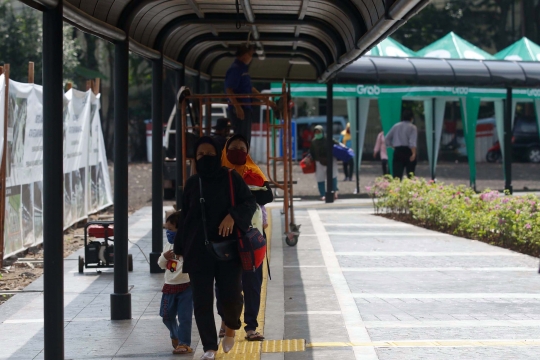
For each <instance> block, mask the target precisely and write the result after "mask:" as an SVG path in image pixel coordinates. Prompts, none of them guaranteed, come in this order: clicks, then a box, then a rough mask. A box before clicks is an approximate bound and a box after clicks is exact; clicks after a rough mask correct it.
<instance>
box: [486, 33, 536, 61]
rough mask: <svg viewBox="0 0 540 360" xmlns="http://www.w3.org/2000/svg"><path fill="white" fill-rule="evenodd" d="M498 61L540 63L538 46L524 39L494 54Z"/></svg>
mask: <svg viewBox="0 0 540 360" xmlns="http://www.w3.org/2000/svg"><path fill="white" fill-rule="evenodd" d="M495 58H497V59H500V60H515V61H540V46H539V45H538V44H535V43H533V42H532V41H531V40H529V39H527V38H526V37H523V38H521V40H518V41H516V42H515V43H513V44H512V45H510V46H509V47H507V48H505V49H503V50H501V51H499V52H498V53H496V54H495Z"/></svg>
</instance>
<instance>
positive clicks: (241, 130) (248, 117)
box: [227, 106, 253, 145]
mask: <svg viewBox="0 0 540 360" xmlns="http://www.w3.org/2000/svg"><path fill="white" fill-rule="evenodd" d="M242 110H244V120H240V119H239V118H238V117H237V116H236V110H235V109H234V108H233V109H232V110H227V113H228V114H229V119H231V125H232V128H233V131H234V134H235V135H236V134H241V135H242V136H244V137H245V138H246V140H247V142H248V143H249V144H250V145H251V122H252V121H253V110H252V109H251V108H246V107H245V106H242Z"/></svg>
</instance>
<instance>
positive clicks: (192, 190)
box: [174, 167, 256, 273]
mask: <svg viewBox="0 0 540 360" xmlns="http://www.w3.org/2000/svg"><path fill="white" fill-rule="evenodd" d="M232 180H233V184H234V193H235V198H236V201H235V204H236V206H235V207H232V206H231V199H230V195H229V193H230V191H229V175H228V169H227V168H226V167H222V168H221V170H220V171H219V173H218V174H217V175H216V176H215V177H213V178H210V179H207V178H203V179H202V186H203V195H204V198H205V201H206V206H205V210H206V223H207V232H208V240H210V241H223V240H225V239H226V238H223V237H222V236H220V235H219V229H218V228H219V224H221V222H222V221H223V219H224V218H225V216H227V214H230V215H231V216H232V218H233V219H234V224H235V227H239V228H240V229H241V230H244V231H245V230H247V229H248V228H249V227H250V226H251V219H252V217H253V214H254V213H255V210H256V202H255V197H254V196H253V194H252V193H251V191H250V190H249V188H248V186H247V185H246V183H245V182H244V180H243V179H242V177H241V176H240V175H239V174H238V173H237V172H236V171H232ZM200 197H201V196H200V191H199V176H198V175H194V176H192V177H190V178H189V179H188V180H187V182H186V186H185V188H184V196H183V198H182V221H181V224H182V226H181V228H179V231H178V232H179V234H178V235H179V236H177V238H176V241H175V244H174V252H175V253H176V254H182V255H183V257H184V266H183V272H185V273H189V272H193V271H197V270H200V269H201V267H202V266H204V261H207V260H209V259H213V258H212V257H211V255H210V254H209V253H208V251H207V250H206V248H205V246H204V232H203V225H202V213H201V203H200Z"/></svg>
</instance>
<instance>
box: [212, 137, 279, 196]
mask: <svg viewBox="0 0 540 360" xmlns="http://www.w3.org/2000/svg"><path fill="white" fill-rule="evenodd" d="M234 140H242V141H244V142H245V143H246V144H247V141H246V140H245V138H244V137H243V136H242V135H234V136H232V137H231V138H230V139H229V140H227V142H226V143H225V147H224V148H223V151H222V152H221V165H222V166H225V167H227V168H229V169H234V170H236V172H237V173H239V174H240V175H241V176H242V178H243V179H244V181H245V182H246V184H248V185H256V186H263V184H264V182H266V181H268V180H267V179H266V176H264V173H263V172H262V171H261V169H260V168H259V166H257V164H255V162H254V161H253V159H252V158H251V156H250V155H249V145H247V148H248V155H247V159H246V163H245V164H244V165H235V164H233V163H231V162H230V161H229V159H227V149H228V148H229V144H230V143H231V142H233V141H234ZM261 179H262V182H261Z"/></svg>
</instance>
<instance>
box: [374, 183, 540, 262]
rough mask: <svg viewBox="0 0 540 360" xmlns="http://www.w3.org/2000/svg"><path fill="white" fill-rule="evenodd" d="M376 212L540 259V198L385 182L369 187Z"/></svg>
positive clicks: (436, 184)
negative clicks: (539, 256)
mask: <svg viewBox="0 0 540 360" xmlns="http://www.w3.org/2000/svg"><path fill="white" fill-rule="evenodd" d="M366 190H367V192H368V193H369V194H370V196H371V197H372V199H373V204H374V208H375V212H376V213H378V214H386V215H391V216H392V217H395V218H397V219H399V220H404V221H409V222H413V223H415V224H416V225H420V226H423V227H426V228H429V229H432V230H436V231H441V232H445V233H449V234H453V235H457V236H461V237H466V238H470V239H475V240H480V241H484V242H487V243H489V244H493V245H498V246H502V247H506V248H510V249H514V250H517V251H520V252H523V253H526V254H530V255H534V256H538V255H539V254H540V211H539V206H540V198H538V197H537V196H535V195H526V196H510V195H508V194H502V193H499V192H497V191H491V190H486V191H484V192H483V193H481V194H476V193H475V191H474V190H473V189H471V188H469V187H466V186H463V185H460V186H455V185H445V184H442V183H435V182H433V181H426V180H425V179H421V178H413V179H404V180H403V181H399V180H398V179H392V178H391V177H389V176H387V177H382V178H378V179H376V180H375V183H374V185H373V186H368V187H366Z"/></svg>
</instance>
